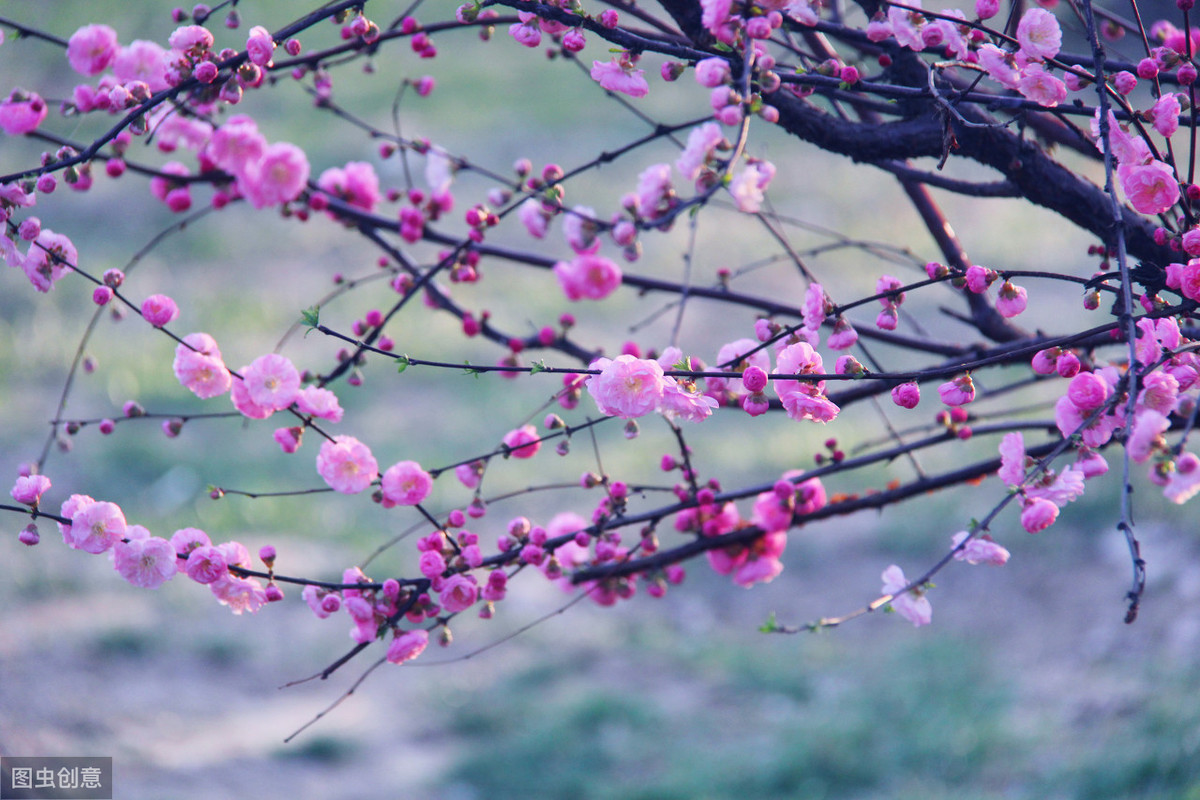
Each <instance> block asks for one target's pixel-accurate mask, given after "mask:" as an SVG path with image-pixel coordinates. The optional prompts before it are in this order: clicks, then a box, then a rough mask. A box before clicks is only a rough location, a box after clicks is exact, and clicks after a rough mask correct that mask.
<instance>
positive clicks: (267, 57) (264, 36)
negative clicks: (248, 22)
mask: <svg viewBox="0 0 1200 800" xmlns="http://www.w3.org/2000/svg"><path fill="white" fill-rule="evenodd" d="M274 55H275V39H274V38H273V37H272V36H271V32H270V31H269V30H267V29H266V28H264V27H263V26H261V25H255V26H254V27H253V28H251V29H250V36H249V38H248V39H247V40H246V56H247V57H248V58H249V59H250V63H252V64H257V65H258V66H260V67H269V66H271V59H272V57H273V56H274Z"/></svg>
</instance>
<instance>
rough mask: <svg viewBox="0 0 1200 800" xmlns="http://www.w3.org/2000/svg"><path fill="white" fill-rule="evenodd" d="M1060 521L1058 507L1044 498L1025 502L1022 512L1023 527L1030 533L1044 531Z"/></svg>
mask: <svg viewBox="0 0 1200 800" xmlns="http://www.w3.org/2000/svg"><path fill="white" fill-rule="evenodd" d="M1056 519H1058V506H1056V505H1055V504H1054V503H1053V502H1051V501H1050V500H1047V499H1046V498H1044V497H1035V498H1030V499H1028V500H1026V501H1025V507H1024V509H1022V511H1021V526H1022V527H1024V528H1025V530H1027V531H1029V532H1030V533H1037V532H1038V531H1044V530H1045V529H1046V528H1049V527H1050V526H1051V525H1053V524H1054V521H1055V520H1056Z"/></svg>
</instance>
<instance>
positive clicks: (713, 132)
mask: <svg viewBox="0 0 1200 800" xmlns="http://www.w3.org/2000/svg"><path fill="white" fill-rule="evenodd" d="M706 60H710V61H711V60H714V59H706ZM715 60H717V61H720V62H721V63H722V64H725V63H726V62H725V59H720V58H719V59H715ZM700 63H704V62H700ZM697 66H699V65H697ZM724 141H725V134H723V133H722V132H721V126H720V125H718V124H717V123H715V122H706V123H704V124H703V125H699V126H697V127H695V128H692V130H691V132H690V133H689V134H688V141H687V147H685V148H684V149H683V152H682V153H680V154H679V158H678V159H677V160H676V161H675V168H676V169H677V170H679V172H680V174H682V175H683V177H684V178H685V179H686V180H689V181H695V180H696V179H697V178H699V177H700V174H701V172H703V170H704V166H705V165H706V164H707V163H708V161H709V159H711V158H712V156H713V153H714V152H716V149H717V147H718V146H720V145H721V143H722V142H724Z"/></svg>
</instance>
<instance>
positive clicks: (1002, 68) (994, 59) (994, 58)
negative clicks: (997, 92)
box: [979, 43, 1021, 89]
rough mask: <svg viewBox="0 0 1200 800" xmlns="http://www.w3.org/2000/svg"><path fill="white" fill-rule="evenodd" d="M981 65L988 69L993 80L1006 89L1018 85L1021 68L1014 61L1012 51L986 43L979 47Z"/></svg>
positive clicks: (1014, 87)
mask: <svg viewBox="0 0 1200 800" xmlns="http://www.w3.org/2000/svg"><path fill="white" fill-rule="evenodd" d="M979 65H980V66H981V67H983V68H984V70H986V71H987V74H988V75H990V76H991V77H992V80H994V81H996V82H997V83H999V84H1000V85H1001V86H1003V87H1005V88H1006V89H1016V88H1017V87H1018V85H1019V82H1020V80H1021V70H1020V68H1019V67H1018V66H1017V65H1016V63H1014V59H1013V55H1012V53H1008V52H1005V51H1004V50H1001V49H1000V48H999V47H997V46H996V45H994V44H990V43H989V44H985V45H983V46H982V47H980V48H979Z"/></svg>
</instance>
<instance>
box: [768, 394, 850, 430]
mask: <svg viewBox="0 0 1200 800" xmlns="http://www.w3.org/2000/svg"><path fill="white" fill-rule="evenodd" d="M779 400H780V402H782V403H783V408H784V410H785V411H787V415H788V416H789V417H791V418H792V419H794V420H796V421H798V422H799V421H800V420H806V419H810V420H812V421H813V422H831V421H832V420H833V419H835V418H836V417H837V415H838V413H839V412H840V411H841V409H840V408H838V406H837V405H836V404H835V403H834V402H833V401H832V400H830V399H829V398H828V397H825V396H824V395H820V394H810V393H809V391H808V390H801V391H796V392H786V393H785V394H783V395H782V396H781V397H780V398H779Z"/></svg>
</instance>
